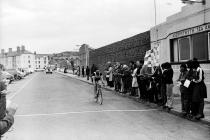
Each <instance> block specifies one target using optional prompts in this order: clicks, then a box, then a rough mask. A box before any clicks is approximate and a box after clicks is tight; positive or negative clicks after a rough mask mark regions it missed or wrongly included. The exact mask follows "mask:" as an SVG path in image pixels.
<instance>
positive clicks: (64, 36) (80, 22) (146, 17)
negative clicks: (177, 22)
mask: <svg viewBox="0 0 210 140" xmlns="http://www.w3.org/2000/svg"><path fill="white" fill-rule="evenodd" d="M156 2H157V23H161V22H164V21H165V19H166V17H167V16H170V15H172V14H174V13H177V12H179V11H180V10H181V7H182V6H183V4H182V3H181V0H156ZM154 25H155V18H154V0H0V47H1V48H4V49H8V48H13V49H16V47H17V46H18V45H19V46H20V45H25V46H26V49H27V50H30V51H32V52H33V51H37V52H38V53H56V52H62V51H72V50H76V49H77V47H76V45H80V44H83V43H86V44H89V45H90V46H91V47H93V48H98V47H102V46H105V45H107V44H110V43H113V42H115V41H119V40H122V39H125V38H127V37H130V36H133V35H135V34H138V33H141V32H144V31H147V30H149V29H150V28H151V27H152V26H154Z"/></svg>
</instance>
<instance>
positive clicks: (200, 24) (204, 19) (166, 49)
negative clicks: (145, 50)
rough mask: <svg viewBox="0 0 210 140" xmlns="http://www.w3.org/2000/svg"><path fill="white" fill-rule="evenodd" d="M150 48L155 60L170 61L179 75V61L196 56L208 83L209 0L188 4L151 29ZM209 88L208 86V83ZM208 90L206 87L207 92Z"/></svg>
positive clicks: (209, 82)
mask: <svg viewBox="0 0 210 140" xmlns="http://www.w3.org/2000/svg"><path fill="white" fill-rule="evenodd" d="M150 36H151V48H152V49H157V50H158V51H159V52H158V54H159V62H160V63H164V62H170V63H171V64H172V66H173V69H174V71H175V75H174V80H176V79H177V77H178V74H179V66H180V64H181V63H183V62H186V61H187V60H189V59H193V58H197V59H198V60H199V61H200V63H201V67H202V68H203V69H204V72H205V77H206V79H205V81H206V84H207V85H208V84H210V1H209V0H206V4H205V5H203V4H201V3H197V4H191V5H190V4H189V5H186V6H184V7H182V10H181V11H180V12H179V13H177V14H175V15H172V16H170V17H168V18H167V19H166V22H164V23H162V24H160V25H157V26H155V27H153V28H152V29H151V32H150ZM209 87H210V86H209ZM209 90H210V89H208V91H209Z"/></svg>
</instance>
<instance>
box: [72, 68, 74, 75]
mask: <svg viewBox="0 0 210 140" xmlns="http://www.w3.org/2000/svg"><path fill="white" fill-rule="evenodd" d="M72 71H73V75H74V66H73V67H72Z"/></svg>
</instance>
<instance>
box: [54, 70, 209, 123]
mask: <svg viewBox="0 0 210 140" xmlns="http://www.w3.org/2000/svg"><path fill="white" fill-rule="evenodd" d="M58 73H60V74H63V75H66V76H69V77H72V78H75V79H78V80H81V81H83V82H86V83H89V84H92V82H91V80H87V78H86V77H81V76H80V77H79V76H77V75H73V74H72V73H71V72H68V73H63V72H58ZM104 88H105V89H106V90H110V91H113V92H114V93H117V94H118V95H121V96H126V97H128V98H131V99H133V100H135V101H137V102H141V101H140V100H139V98H138V97H131V96H129V95H124V94H121V93H119V92H115V90H114V88H110V87H104ZM176 93H177V92H176ZM141 103H143V102H141ZM144 104H145V103H144ZM146 104H147V105H149V106H157V105H156V104H153V103H146ZM181 111H182V110H181V96H180V95H179V94H175V96H174V104H173V109H172V110H171V112H170V113H172V114H174V115H178V116H181ZM204 114H205V118H203V119H201V121H200V122H201V123H204V124H208V125H210V102H209V101H208V100H205V106H204Z"/></svg>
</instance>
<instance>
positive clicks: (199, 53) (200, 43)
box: [192, 33, 208, 60]
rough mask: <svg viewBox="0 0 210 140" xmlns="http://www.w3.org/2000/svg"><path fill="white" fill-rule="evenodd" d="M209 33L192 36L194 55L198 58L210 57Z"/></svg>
mask: <svg viewBox="0 0 210 140" xmlns="http://www.w3.org/2000/svg"><path fill="white" fill-rule="evenodd" d="M207 39H208V34H207V33H206V34H204V33H201V34H196V35H193V36H192V46H193V47H192V49H193V57H195V58H198V60H205V59H206V58H208V46H207V45H208V43H207V42H208V41H207Z"/></svg>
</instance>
